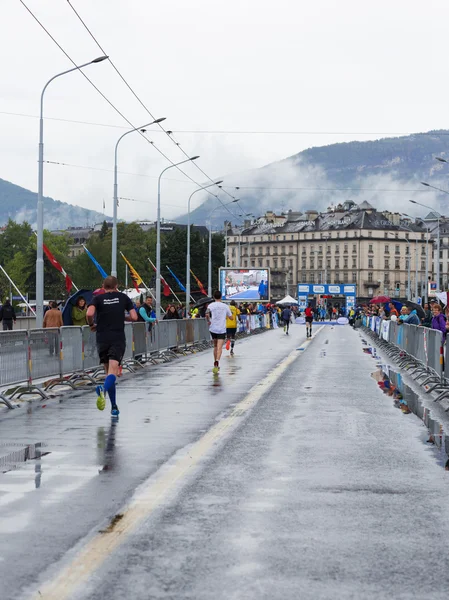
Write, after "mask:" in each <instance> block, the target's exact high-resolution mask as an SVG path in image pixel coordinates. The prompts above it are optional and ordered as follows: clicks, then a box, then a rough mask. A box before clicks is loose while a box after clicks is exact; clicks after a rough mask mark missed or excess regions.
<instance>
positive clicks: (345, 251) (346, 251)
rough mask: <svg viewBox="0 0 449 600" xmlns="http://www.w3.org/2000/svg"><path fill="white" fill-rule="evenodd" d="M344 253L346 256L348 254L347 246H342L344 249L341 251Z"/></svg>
mask: <svg viewBox="0 0 449 600" xmlns="http://www.w3.org/2000/svg"><path fill="white" fill-rule="evenodd" d="M343 251H344V253H345V254H347V253H348V244H345V245H344V249H343Z"/></svg>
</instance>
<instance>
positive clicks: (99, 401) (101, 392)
mask: <svg viewBox="0 0 449 600" xmlns="http://www.w3.org/2000/svg"><path fill="white" fill-rule="evenodd" d="M96 392H97V396H98V398H97V408H98V410H104V407H105V406H106V400H105V397H104V389H103V386H102V385H97V389H96Z"/></svg>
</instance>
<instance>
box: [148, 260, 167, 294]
mask: <svg viewBox="0 0 449 600" xmlns="http://www.w3.org/2000/svg"><path fill="white" fill-rule="evenodd" d="M148 260H149V261H150V263H151V266H152V267H153V269H154V270H155V271H156V273H157V269H156V267H155V266H154V264H153V262H152V260H151V259H148ZM161 281H162V285H163V286H164V289H163V290H162V293H163V294H164V296H170V294H171V291H170V286H169V285H168V283H167V282H166V281H165V279H164V278H163V277H162V275H161Z"/></svg>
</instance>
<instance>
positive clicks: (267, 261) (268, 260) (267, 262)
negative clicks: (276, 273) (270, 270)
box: [266, 258, 270, 267]
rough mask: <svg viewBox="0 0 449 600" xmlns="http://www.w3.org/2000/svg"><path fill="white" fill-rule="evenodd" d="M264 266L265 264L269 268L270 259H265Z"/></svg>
mask: <svg viewBox="0 0 449 600" xmlns="http://www.w3.org/2000/svg"><path fill="white" fill-rule="evenodd" d="M266 264H267V267H269V266H270V259H269V258H267V260H266Z"/></svg>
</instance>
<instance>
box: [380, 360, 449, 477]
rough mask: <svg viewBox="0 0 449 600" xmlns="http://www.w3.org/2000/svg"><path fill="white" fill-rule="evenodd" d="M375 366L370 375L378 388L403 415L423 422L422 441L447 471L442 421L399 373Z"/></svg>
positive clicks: (448, 448) (448, 447)
mask: <svg viewBox="0 0 449 600" xmlns="http://www.w3.org/2000/svg"><path fill="white" fill-rule="evenodd" d="M376 366H377V367H378V368H377V370H376V371H374V372H373V373H371V377H372V378H373V379H374V380H375V381H376V382H377V384H378V386H379V389H380V390H382V392H383V393H384V394H386V395H387V396H390V397H391V400H392V402H393V404H394V406H395V407H396V408H398V409H399V410H400V411H401V412H402V413H403V414H404V415H414V416H416V417H418V418H419V419H420V420H421V421H422V422H423V424H424V426H425V427H426V428H427V434H425V435H422V436H421V438H422V442H423V443H424V444H425V446H426V447H431V448H432V449H433V453H434V456H435V459H436V461H437V463H438V464H439V465H440V466H441V467H443V468H444V469H446V471H449V436H448V435H447V434H446V433H445V431H444V428H443V425H442V423H441V422H440V421H439V420H438V419H437V418H434V417H433V416H432V414H431V410H430V409H429V408H428V407H427V406H425V405H424V403H423V401H422V400H421V398H420V396H419V395H418V394H417V393H416V392H415V391H414V390H412V388H410V387H409V386H408V385H407V384H406V383H404V381H403V379H402V376H401V374H400V373H398V372H397V371H394V370H393V369H391V368H390V367H389V366H387V365H376ZM423 433H424V432H423Z"/></svg>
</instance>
